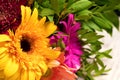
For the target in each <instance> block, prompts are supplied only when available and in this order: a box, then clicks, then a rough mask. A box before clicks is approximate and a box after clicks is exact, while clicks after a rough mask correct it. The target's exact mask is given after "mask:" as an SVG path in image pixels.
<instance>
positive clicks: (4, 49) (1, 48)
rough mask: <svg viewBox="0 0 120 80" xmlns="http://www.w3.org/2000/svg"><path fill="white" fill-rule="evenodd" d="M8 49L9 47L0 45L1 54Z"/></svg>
mask: <svg viewBox="0 0 120 80" xmlns="http://www.w3.org/2000/svg"><path fill="white" fill-rule="evenodd" d="M6 50H7V48H5V47H0V55H1V54H2V53H3V52H5V51H6Z"/></svg>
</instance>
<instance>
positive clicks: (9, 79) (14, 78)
mask: <svg viewBox="0 0 120 80" xmlns="http://www.w3.org/2000/svg"><path fill="white" fill-rule="evenodd" d="M6 80H20V70H18V71H17V72H16V73H15V74H14V75H12V76H11V77H6Z"/></svg>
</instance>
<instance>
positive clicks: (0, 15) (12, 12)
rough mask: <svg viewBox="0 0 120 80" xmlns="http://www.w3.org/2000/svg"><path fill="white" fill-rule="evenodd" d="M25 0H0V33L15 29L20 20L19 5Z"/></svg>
mask: <svg viewBox="0 0 120 80" xmlns="http://www.w3.org/2000/svg"><path fill="white" fill-rule="evenodd" d="M26 4H27V0H0V33H6V31H7V30H8V29H15V28H16V27H17V26H18V25H19V24H20V22H21V10H20V6H21V5H26Z"/></svg>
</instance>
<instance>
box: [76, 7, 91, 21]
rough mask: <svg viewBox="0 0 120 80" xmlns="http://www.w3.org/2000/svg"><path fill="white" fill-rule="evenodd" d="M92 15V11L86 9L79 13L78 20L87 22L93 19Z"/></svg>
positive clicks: (77, 14)
mask: <svg viewBox="0 0 120 80" xmlns="http://www.w3.org/2000/svg"><path fill="white" fill-rule="evenodd" d="M91 15H92V12H91V11H90V10H87V9H85V10H82V11H80V12H77V13H76V18H77V19H78V20H85V21H86V20H88V19H90V18H91Z"/></svg>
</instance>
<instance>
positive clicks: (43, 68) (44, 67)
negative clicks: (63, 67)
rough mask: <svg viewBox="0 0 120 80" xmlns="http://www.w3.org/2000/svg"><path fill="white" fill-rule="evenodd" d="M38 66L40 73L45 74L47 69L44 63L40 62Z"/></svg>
mask: <svg viewBox="0 0 120 80" xmlns="http://www.w3.org/2000/svg"><path fill="white" fill-rule="evenodd" d="M38 65H39V67H40V68H41V71H42V73H43V74H45V73H46V71H47V69H48V66H47V65H46V63H45V62H44V61H40V62H39V64H38Z"/></svg>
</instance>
